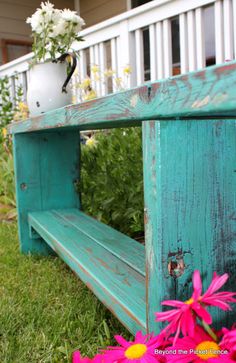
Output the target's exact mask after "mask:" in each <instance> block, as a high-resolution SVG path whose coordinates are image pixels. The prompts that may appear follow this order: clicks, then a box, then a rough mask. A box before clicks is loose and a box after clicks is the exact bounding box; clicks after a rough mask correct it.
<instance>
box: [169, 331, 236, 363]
mask: <svg viewBox="0 0 236 363" xmlns="http://www.w3.org/2000/svg"><path fill="white" fill-rule="evenodd" d="M168 351H169V352H170V354H168ZM166 357H167V362H168V363H204V362H205V363H206V362H209V363H233V362H235V360H233V359H231V357H230V354H229V353H228V352H227V351H222V349H221V348H220V346H219V345H218V344H217V343H216V342H215V341H214V340H213V339H212V338H211V337H210V336H209V335H208V334H207V333H206V332H205V331H204V330H203V329H202V328H201V327H200V326H196V328H195V333H194V337H189V336H186V337H184V338H181V339H178V340H177V342H176V344H174V345H173V346H172V347H170V348H168V350H166Z"/></svg>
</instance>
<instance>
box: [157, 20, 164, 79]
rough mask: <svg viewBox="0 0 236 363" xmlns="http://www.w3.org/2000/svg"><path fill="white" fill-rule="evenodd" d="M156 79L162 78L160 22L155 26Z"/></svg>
mask: <svg viewBox="0 0 236 363" xmlns="http://www.w3.org/2000/svg"><path fill="white" fill-rule="evenodd" d="M156 57H157V79H162V78H164V51H163V26H162V22H158V23H157V24H156Z"/></svg>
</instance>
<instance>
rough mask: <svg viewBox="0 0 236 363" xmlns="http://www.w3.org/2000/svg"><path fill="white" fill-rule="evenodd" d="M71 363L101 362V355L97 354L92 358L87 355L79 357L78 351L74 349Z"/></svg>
mask: <svg viewBox="0 0 236 363" xmlns="http://www.w3.org/2000/svg"><path fill="white" fill-rule="evenodd" d="M72 363H103V356H102V355H101V354H97V355H96V356H95V357H94V358H93V359H90V358H87V357H85V358H81V355H80V352H79V351H76V352H74V353H73V359H72Z"/></svg>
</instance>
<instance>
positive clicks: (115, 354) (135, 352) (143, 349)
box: [104, 331, 165, 363]
mask: <svg viewBox="0 0 236 363" xmlns="http://www.w3.org/2000/svg"><path fill="white" fill-rule="evenodd" d="M115 339H116V341H117V342H118V343H119V344H120V347H108V348H107V350H106V351H104V357H105V362H107V363H156V362H165V358H163V356H159V355H157V354H155V349H157V348H159V347H161V346H162V343H163V337H162V336H160V335H159V336H156V337H154V336H153V335H152V334H149V335H142V333H141V331H139V332H137V333H136V335H135V340H134V341H133V342H129V341H126V340H125V339H124V338H123V337H122V336H120V335H116V336H115Z"/></svg>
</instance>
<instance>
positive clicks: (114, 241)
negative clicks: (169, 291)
mask: <svg viewBox="0 0 236 363" xmlns="http://www.w3.org/2000/svg"><path fill="white" fill-rule="evenodd" d="M54 213H59V215H60V217H61V218H64V219H65V220H66V221H68V220H69V221H70V224H72V225H73V226H74V227H75V228H76V229H78V230H79V231H81V232H82V233H85V234H86V235H87V236H88V237H89V238H91V240H94V241H95V242H96V243H98V244H99V245H101V246H102V247H103V248H105V249H106V250H108V251H110V252H111V253H112V254H113V255H115V256H117V257H118V258H120V259H121V260H122V261H124V262H125V263H127V265H129V266H130V267H132V268H133V269H134V270H136V271H137V272H139V273H140V274H142V275H143V276H145V250H144V246H143V245H142V244H141V243H138V242H137V241H135V240H133V239H132V238H130V237H128V236H126V235H125V234H123V233H121V232H118V231H116V230H114V229H113V228H111V227H110V226H108V225H106V224H104V223H101V222H99V221H97V220H96V219H95V218H91V217H89V216H87V215H86V214H84V213H82V212H81V211H79V210H77V209H65V210H59V211H58V212H54Z"/></svg>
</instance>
